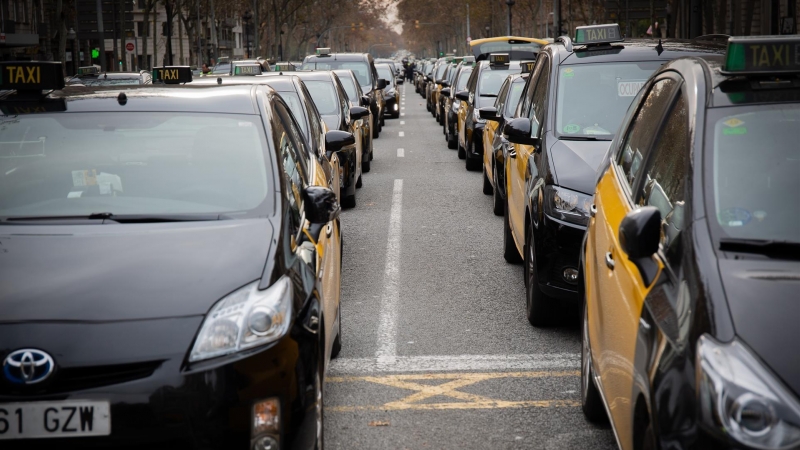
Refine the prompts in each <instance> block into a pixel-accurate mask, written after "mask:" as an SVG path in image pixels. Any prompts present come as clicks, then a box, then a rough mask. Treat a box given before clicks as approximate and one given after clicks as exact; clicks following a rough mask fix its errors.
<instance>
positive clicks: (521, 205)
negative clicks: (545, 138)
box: [508, 144, 530, 254]
mask: <svg viewBox="0 0 800 450" xmlns="http://www.w3.org/2000/svg"><path fill="white" fill-rule="evenodd" d="M514 153H515V155H516V156H515V157H514V158H511V168H512V169H511V186H510V187H511V195H510V196H509V202H508V207H509V208H511V209H510V210H509V212H508V220H509V225H510V226H511V233H512V235H513V236H514V241H515V242H516V243H517V249H518V250H519V252H520V254H523V251H522V246H523V244H524V243H525V181H526V180H525V173H526V172H527V170H528V156H527V155H529V154H530V150H529V146H527V145H520V144H514Z"/></svg>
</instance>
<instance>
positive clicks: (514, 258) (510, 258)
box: [503, 202, 522, 264]
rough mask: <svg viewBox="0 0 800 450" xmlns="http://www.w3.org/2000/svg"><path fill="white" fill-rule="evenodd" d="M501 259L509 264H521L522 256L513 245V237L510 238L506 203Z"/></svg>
mask: <svg viewBox="0 0 800 450" xmlns="http://www.w3.org/2000/svg"><path fill="white" fill-rule="evenodd" d="M503 258H505V260H506V262H507V263H509V264H519V263H521V262H522V256H520V254H519V250H517V246H516V244H514V237H513V236H511V225H510V224H509V223H508V202H506V205H505V214H503Z"/></svg>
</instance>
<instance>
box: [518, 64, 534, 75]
mask: <svg viewBox="0 0 800 450" xmlns="http://www.w3.org/2000/svg"><path fill="white" fill-rule="evenodd" d="M519 65H520V67H521V68H522V73H532V72H533V67H534V66H535V65H536V61H521V62H520V63H519Z"/></svg>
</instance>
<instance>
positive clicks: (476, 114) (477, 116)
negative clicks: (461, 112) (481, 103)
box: [472, 108, 486, 123]
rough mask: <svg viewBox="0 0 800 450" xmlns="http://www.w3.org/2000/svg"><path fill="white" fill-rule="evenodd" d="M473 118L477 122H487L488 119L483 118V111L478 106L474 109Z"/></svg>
mask: <svg viewBox="0 0 800 450" xmlns="http://www.w3.org/2000/svg"><path fill="white" fill-rule="evenodd" d="M472 120H474V121H475V123H485V122H486V119H481V112H480V110H478V108H475V109H473V110H472Z"/></svg>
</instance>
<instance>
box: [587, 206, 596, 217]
mask: <svg viewBox="0 0 800 450" xmlns="http://www.w3.org/2000/svg"><path fill="white" fill-rule="evenodd" d="M596 214H597V205H595V204H594V203H592V206H591V207H589V215H590V216H592V217H594V216H595V215H596Z"/></svg>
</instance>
